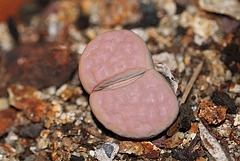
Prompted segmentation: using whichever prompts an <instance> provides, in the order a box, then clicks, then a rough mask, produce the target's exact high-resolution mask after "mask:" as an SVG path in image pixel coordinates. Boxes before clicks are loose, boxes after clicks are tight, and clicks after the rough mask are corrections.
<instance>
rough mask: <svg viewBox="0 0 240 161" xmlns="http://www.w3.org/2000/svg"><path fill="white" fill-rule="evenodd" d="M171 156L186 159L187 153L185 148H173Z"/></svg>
mask: <svg viewBox="0 0 240 161" xmlns="http://www.w3.org/2000/svg"><path fill="white" fill-rule="evenodd" d="M172 157H173V158H175V159H177V160H188V154H187V152H186V150H185V149H173V150H172Z"/></svg>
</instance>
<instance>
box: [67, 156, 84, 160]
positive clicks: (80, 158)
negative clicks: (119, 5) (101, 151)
mask: <svg viewBox="0 0 240 161" xmlns="http://www.w3.org/2000/svg"><path fill="white" fill-rule="evenodd" d="M70 161H84V157H82V156H80V157H78V156H76V155H72V156H71V158H70Z"/></svg>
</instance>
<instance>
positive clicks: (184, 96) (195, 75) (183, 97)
mask: <svg viewBox="0 0 240 161" xmlns="http://www.w3.org/2000/svg"><path fill="white" fill-rule="evenodd" d="M202 66H203V61H201V62H200V63H199V64H198V66H197V68H196V70H195V71H194V73H193V75H192V77H191V79H190V81H189V82H188V85H187V87H186V89H185V91H184V93H183V96H182V100H181V101H180V105H181V104H183V103H184V102H185V101H186V99H187V97H188V94H189V92H190V90H191V89H192V86H193V84H194V82H195V81H196V79H197V76H198V75H199V73H200V71H201V69H202Z"/></svg>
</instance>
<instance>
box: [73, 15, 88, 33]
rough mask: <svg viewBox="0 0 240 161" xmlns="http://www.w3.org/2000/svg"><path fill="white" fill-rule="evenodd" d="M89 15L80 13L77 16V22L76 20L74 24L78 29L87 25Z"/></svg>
mask: <svg viewBox="0 0 240 161" xmlns="http://www.w3.org/2000/svg"><path fill="white" fill-rule="evenodd" d="M89 24H90V23H89V17H88V16H85V15H82V16H80V17H79V18H78V20H77V22H76V26H77V27H78V28H79V29H80V30H84V29H86V28H88V27H89Z"/></svg>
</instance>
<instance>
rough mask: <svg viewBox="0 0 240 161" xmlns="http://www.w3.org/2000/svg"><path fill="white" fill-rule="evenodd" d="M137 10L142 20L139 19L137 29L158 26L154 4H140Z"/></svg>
mask: <svg viewBox="0 0 240 161" xmlns="http://www.w3.org/2000/svg"><path fill="white" fill-rule="evenodd" d="M139 8H140V11H141V12H142V18H141V19H140V22H139V25H138V27H143V28H146V27H150V26H156V25H158V23H159V18H158V17H157V11H156V8H155V5H154V3H140V7H139Z"/></svg>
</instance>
